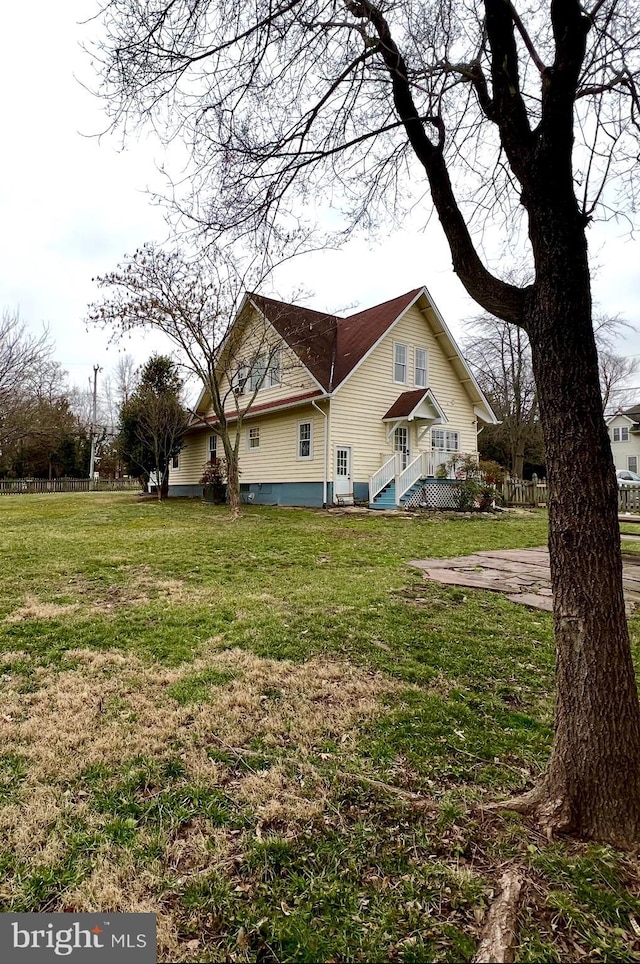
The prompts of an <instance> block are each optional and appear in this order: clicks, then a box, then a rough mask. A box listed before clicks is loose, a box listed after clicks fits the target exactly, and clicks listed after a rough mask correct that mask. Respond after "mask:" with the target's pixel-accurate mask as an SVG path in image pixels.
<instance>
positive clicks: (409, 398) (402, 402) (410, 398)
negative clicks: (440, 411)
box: [382, 388, 428, 420]
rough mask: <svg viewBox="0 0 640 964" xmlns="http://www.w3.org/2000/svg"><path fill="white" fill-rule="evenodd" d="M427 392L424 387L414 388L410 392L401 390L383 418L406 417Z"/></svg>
mask: <svg viewBox="0 0 640 964" xmlns="http://www.w3.org/2000/svg"><path fill="white" fill-rule="evenodd" d="M427 394H428V390H427V389H426V388H415V389H413V391H410V392H402V394H401V395H398V397H397V398H396V400H395V402H394V403H393V405H392V406H391V408H390V409H389V411H388V412H387V413H386V414H385V415H383V416H382V418H383V420H384V419H386V418H388V419H392V418H407V416H409V415H411V413H412V412H413V410H414V408H416V407H417V406H418V405H419V404H420V402H421V401H422V399H423V398H424V397H425V395H427Z"/></svg>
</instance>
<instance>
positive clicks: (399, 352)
mask: <svg viewBox="0 0 640 964" xmlns="http://www.w3.org/2000/svg"><path fill="white" fill-rule="evenodd" d="M393 380H394V382H399V383H400V384H401V385H405V384H406V381H407V346H406V345H399V344H394V346H393Z"/></svg>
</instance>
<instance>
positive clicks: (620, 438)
mask: <svg viewBox="0 0 640 964" xmlns="http://www.w3.org/2000/svg"><path fill="white" fill-rule="evenodd" d="M613 441H614V442H628V441H629V427H628V425H616V427H615V428H614V430H613Z"/></svg>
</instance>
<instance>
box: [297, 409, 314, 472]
mask: <svg viewBox="0 0 640 964" xmlns="http://www.w3.org/2000/svg"><path fill="white" fill-rule="evenodd" d="M303 425H308V426H309V438H308V439H307V438H305V439H303V438H302V435H301V432H302V426H303ZM303 442H308V443H309V454H308V455H302V454H301V449H302V443H303ZM296 445H297V448H296V452H297V457H298V462H310V461H311V459H312V458H313V419H310V418H305V419H301V420H300V421H299V422H298V426H297V442H296Z"/></svg>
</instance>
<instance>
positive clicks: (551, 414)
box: [527, 205, 640, 846]
mask: <svg viewBox="0 0 640 964" xmlns="http://www.w3.org/2000/svg"><path fill="white" fill-rule="evenodd" d="M538 208H540V205H538ZM559 221H560V222H562V223H561V224H559ZM572 221H573V223H571V222H572ZM530 232H531V239H532V244H533V248H534V252H536V255H537V265H536V268H537V280H536V284H535V287H534V290H533V293H532V296H531V306H530V311H529V313H528V319H527V324H528V330H529V336H530V340H531V349H532V360H533V369H534V375H535V379H536V383H537V387H538V397H539V404H540V418H541V423H542V429H543V433H544V440H545V445H546V452H547V470H548V481H549V496H550V499H549V553H550V561H551V578H552V585H553V598H554V620H555V633H556V654H557V655H556V660H557V665H556V685H557V694H556V719H555V738H554V743H553V748H552V753H551V759H550V761H549V765H548V768H547V771H546V774H545V777H544V780H543V782H542V784H541V786H540V787H539V788H538V789H537V791H536V792H535V794H533V795H532V801H534V802H535V803H536V808H537V811H538V814H539V816H540V818H541V821H542V822H543V824H545V825H546V827H547V828H548V830H549V831H550V832H553V831H562V832H570V833H573V834H576V835H578V836H582V837H588V838H593V839H597V840H601V841H608V842H610V843H612V844H614V845H616V846H629V845H630V844H632V843H633V842H637V841H638V840H640V708H639V704H638V692H637V686H636V680H635V673H634V668H633V663H632V660H631V650H630V644H629V634H628V629H627V622H626V615H625V608H624V597H623V585H622V559H621V550H620V531H619V523H618V498H617V486H616V481H615V471H614V464H613V457H612V454H611V447H610V444H609V439H608V435H607V431H606V426H605V422H604V415H603V409H602V400H601V395H600V385H599V381H598V365H597V351H596V345H595V338H594V335H593V326H592V322H591V298H590V284H589V270H588V263H587V247H586V238H585V231H584V226H583V225H581V224H580V223H578V218H577V216H576V218H574V219H572V218H571V217H570V216H568V217H567V218H564V219H558V217H557V211H556V212H555V215H554V217H551V216H550V217H545V216H544V213H542V214H541V215H540V216H535V217H532V219H531V221H530ZM587 480H589V482H588V484H587Z"/></svg>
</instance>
